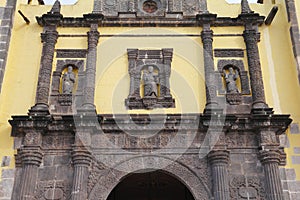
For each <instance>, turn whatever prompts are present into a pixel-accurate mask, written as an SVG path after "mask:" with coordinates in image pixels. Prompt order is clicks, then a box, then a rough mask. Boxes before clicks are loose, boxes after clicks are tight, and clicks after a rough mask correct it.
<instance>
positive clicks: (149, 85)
mask: <svg viewBox="0 0 300 200" xmlns="http://www.w3.org/2000/svg"><path fill="white" fill-rule="evenodd" d="M143 81H144V96H145V97H153V96H155V97H157V96H158V93H157V84H158V75H157V74H155V73H154V72H153V66H149V67H148V71H144V74H143Z"/></svg>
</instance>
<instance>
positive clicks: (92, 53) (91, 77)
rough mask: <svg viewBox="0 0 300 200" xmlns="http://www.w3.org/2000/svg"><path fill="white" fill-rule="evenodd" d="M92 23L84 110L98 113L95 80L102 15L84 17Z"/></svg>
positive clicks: (89, 34)
mask: <svg viewBox="0 0 300 200" xmlns="http://www.w3.org/2000/svg"><path fill="white" fill-rule="evenodd" d="M84 17H85V18H86V20H87V21H89V23H90V31H89V32H88V33H87V35H88V53H87V61H86V62H87V63H86V71H85V75H86V78H85V87H84V92H83V94H84V98H83V103H82V109H83V110H84V111H88V112H93V113H94V112H96V107H95V105H94V97H95V78H96V64H97V45H98V41H99V37H100V33H99V32H98V22H99V21H100V20H102V19H103V15H101V14H88V15H85V16H84Z"/></svg>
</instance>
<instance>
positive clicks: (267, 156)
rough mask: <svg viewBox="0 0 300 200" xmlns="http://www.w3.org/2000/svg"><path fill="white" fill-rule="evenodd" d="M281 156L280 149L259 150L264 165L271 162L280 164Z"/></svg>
mask: <svg viewBox="0 0 300 200" xmlns="http://www.w3.org/2000/svg"><path fill="white" fill-rule="evenodd" d="M280 158H281V154H280V152H278V151H268V150H261V151H260V152H259V159H260V162H261V163H262V164H263V165H265V164H270V163H277V164H279V163H280Z"/></svg>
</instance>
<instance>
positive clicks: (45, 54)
mask: <svg viewBox="0 0 300 200" xmlns="http://www.w3.org/2000/svg"><path fill="white" fill-rule="evenodd" d="M44 29H45V33H42V36H41V37H42V42H43V51H42V59H41V65H40V71H39V78H38V86H37V92H36V103H35V105H34V106H33V107H32V108H31V110H30V113H33V114H49V111H48V98H49V91H50V79H51V72H52V63H53V56H54V48H55V44H56V42H57V38H58V33H57V31H56V26H55V25H53V26H47V27H45V28H44Z"/></svg>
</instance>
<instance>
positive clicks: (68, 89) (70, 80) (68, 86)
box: [62, 65, 76, 94]
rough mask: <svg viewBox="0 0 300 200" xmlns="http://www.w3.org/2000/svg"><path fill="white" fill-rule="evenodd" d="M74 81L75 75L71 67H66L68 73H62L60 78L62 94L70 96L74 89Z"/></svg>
mask: <svg viewBox="0 0 300 200" xmlns="http://www.w3.org/2000/svg"><path fill="white" fill-rule="evenodd" d="M75 80H76V75H75V73H74V72H73V67H72V65H69V66H68V71H67V72H65V73H64V75H63V78H62V93H63V94H72V93H73V89H74V84H75Z"/></svg>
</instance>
